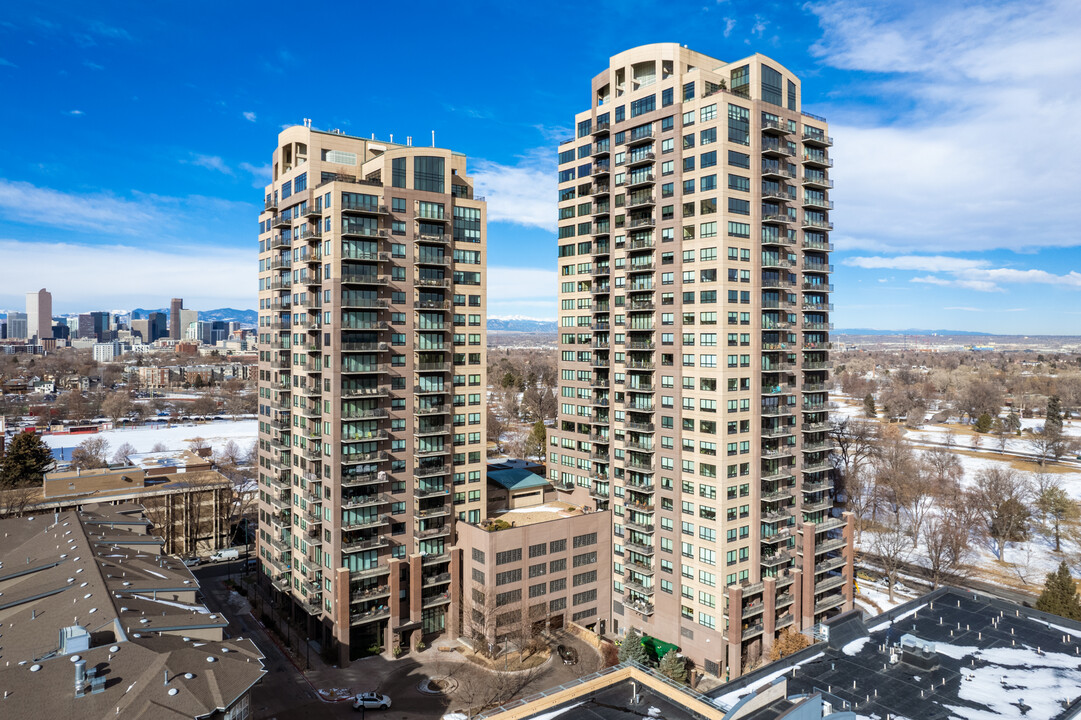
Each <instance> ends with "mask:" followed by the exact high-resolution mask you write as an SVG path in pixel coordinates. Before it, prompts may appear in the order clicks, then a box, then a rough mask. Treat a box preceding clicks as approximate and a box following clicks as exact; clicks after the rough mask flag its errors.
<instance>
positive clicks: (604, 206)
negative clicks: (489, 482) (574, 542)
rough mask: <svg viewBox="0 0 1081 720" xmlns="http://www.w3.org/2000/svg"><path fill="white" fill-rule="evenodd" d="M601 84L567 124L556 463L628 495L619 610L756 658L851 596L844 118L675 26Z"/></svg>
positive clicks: (565, 474)
mask: <svg viewBox="0 0 1081 720" xmlns="http://www.w3.org/2000/svg"><path fill="white" fill-rule="evenodd" d="M590 97H591V102H590V107H589V108H588V109H587V110H585V111H583V112H581V113H578V114H577V115H576V116H575V119H574V120H575V124H574V126H575V128H576V135H575V137H574V138H573V139H571V140H568V141H566V142H564V143H562V144H561V145H560V146H559V169H558V172H559V178H558V180H559V281H560V290H559V299H560V309H559V320H560V322H559V325H560V328H559V332H560V338H559V350H560V372H561V381H560V382H561V393H560V394H561V398H560V400H561V403H562V404H561V406H560V409H559V415H558V422H557V424H556V426H555V428H554V429H553V430H551V431H550V433H549V448H548V451H549V457H548V461H549V462H548V472H549V479H550V480H551V481H552V482H553V484H555V485H556V486H557V487H559V488H561V489H562V490H563V492H565V493H566V495H567V497H568V498H569V499H572V501H575V502H580V503H587V504H589V503H592V504H593V505H595V507H596V508H597V509H598V510H611V511H612V514H611V518H612V543H613V548H612V550H613V578H612V579H613V583H612V592H613V603H612V606H611V610H610V615H609V617H608V618H607V619H608V620H609V621H610V626H609V632H613V631H614V632H615V633H616V634H622V633H623V632H624V631H625V630H626V628H627V627H628V626H631V625H633V626H636V627H638V628H641V629H643V630H644V631H645V632H647V633H649V634H650V635H652V636H654V637H657V638H659V639H661V640H664V641H668V642H671V643H675V644H678V645H679V646H681V647H682V649H683V652H684V653H685V654H686V655H688V656H690V657H691V658H693V659H694V660H695V661H697V662H698V663H699V665H700V667H702V668H703V669H704V670H705V671H706V672H709V673H711V674H713V675H719V676H721V677H724V676H725V675H726V674H728V675H730V676H735V675H739V674H740V673H741V671H742V669H743V668H744V667H745V666H746V665H747V664H748V663H750V662H753V661H754V660H755V659H756V658H757V657H760V656H762V655H763V654H764V653H766V652H767V651H768V650H769V648H770V645H771V643H772V641H773V639H774V637H775V636H776V634H777V633H779V632H780V631H781V630H782V629H784V628H786V627H791V628H794V629H796V630H800V629H806V628H809V627H811V626H814V625H816V624H817V623H820V622H821V621H823V620H824V619H825V618H827V617H829V616H831V615H833V614H836V613H838V612H840V611H842V610H844V609H847V608H850V607H851V604H852V580H853V566H852V534H851V532H852V531H851V524H850V521H849V519H848V518H847V517H845V516H839V515H838V514H837V512H836V511H834V501H833V494H832V487H833V485H832V481H831V466H830V463H829V462H828V455H829V452H830V448H831V445H830V440H829V436H828V434H827V430H828V422H827V402H826V397H827V396H826V382H827V379H828V377H829V371H830V367H831V363H830V359H829V349H830V343H829V330H830V327H831V325H830V311H831V309H832V305H831V304H830V291H831V290H832V286H831V285H830V271H831V267H832V266H831V265H830V263H829V253H830V250H831V249H832V245H831V244H830V241H829V231H830V229H831V227H832V225H831V223H830V222H829V215H830V210H831V209H832V207H833V204H832V202H831V201H830V200H829V191H830V188H831V187H832V185H833V181H832V180H831V179H830V172H829V169H830V167H831V166H832V162H833V161H832V160H831V159H830V156H829V147H830V145H831V140H830V137H829V133H828V127H827V124H826V121H825V120H824V119H823V118H820V117H816V116H814V115H810V114H808V113H804V112H802V108H801V99H800V80H799V78H797V77H796V76H795V75H793V74H792V73H791V72H789V71H788V70H786V69H785V68H784V67H782V66H781V65H779V64H778V63H776V62H773V61H772V60H770V59H769V58H766V57H764V56H762V55H758V54H756V55H752V56H750V57H747V58H744V59H742V60H739V61H736V62H724V61H721V60H716V59H714V58H710V57H707V56H706V55H703V54H700V53H697V52H693V51H691V50H688V49H686V48H683V47H681V46H680V45H677V44H674V43H667V44H656V45H646V46H642V47H638V48H634V49H631V50H628V51H626V52H623V53H620V54H619V55H616V56H614V57H612V58H611V61H610V65H609V67H608V68H606V69H605V70H604V71H603V72H601V73H600V74H599V75H597V76H596V77H594V78H593V80H592V85H591V95H590ZM602 627H603V624H602Z"/></svg>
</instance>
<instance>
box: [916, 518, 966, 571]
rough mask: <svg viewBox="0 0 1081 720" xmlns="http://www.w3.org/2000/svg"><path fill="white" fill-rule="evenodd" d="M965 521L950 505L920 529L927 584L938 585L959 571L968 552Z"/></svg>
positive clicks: (961, 569)
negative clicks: (924, 553)
mask: <svg viewBox="0 0 1081 720" xmlns="http://www.w3.org/2000/svg"><path fill="white" fill-rule="evenodd" d="M968 528H969V525H968V524H967V523H965V522H964V521H963V520H962V518H961V517H960V516H959V513H957V512H954V511H953V510H952V509H949V508H947V509H944V511H943V512H942V514H940V515H937V516H932V517H930V518H929V519H928V520H927V524H926V525H925V526H924V529H923V541H924V544H925V545H926V547H927V561H928V569H929V570H930V571H931V584H932V585H933V587H938V585H939V583H940V582H942V581H943V580H945V579H947V578H958V577H961V576H962V575H963V568H964V563H965V561H966V560H967V559H968V557H969V555H970V554H971V551H972V550H971V548H972V546H971V544H970V543H969V536H968Z"/></svg>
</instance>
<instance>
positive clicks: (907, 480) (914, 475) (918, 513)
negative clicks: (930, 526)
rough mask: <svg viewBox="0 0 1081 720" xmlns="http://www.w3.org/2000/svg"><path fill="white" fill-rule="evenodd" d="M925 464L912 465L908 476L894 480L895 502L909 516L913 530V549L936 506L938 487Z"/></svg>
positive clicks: (901, 476) (892, 486) (892, 487)
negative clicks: (929, 514)
mask: <svg viewBox="0 0 1081 720" xmlns="http://www.w3.org/2000/svg"><path fill="white" fill-rule="evenodd" d="M928 470H929V469H928V467H927V465H926V463H924V462H917V463H913V464H912V468H911V471H910V472H909V473H908V474H906V475H900V476H897V477H895V478H893V483H892V485H891V489H892V491H893V499H894V502H895V503H896V504H897V506H898V507H900V508H901V509H902V510H903V511H904V514H905V515H906V516H907V518H908V521H909V523H910V524H911V528H912V547H916V545H917V543H918V542H919V537H920V529H921V528H922V527H923V522H924V520H925V519H926V518H927V514H928V512H930V511H931V510H932V509H933V508H934V505H935V490H936V485H935V481H934V478H933V476H932V475H931V473H930V472H929V471H928Z"/></svg>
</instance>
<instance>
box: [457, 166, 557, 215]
mask: <svg viewBox="0 0 1081 720" xmlns="http://www.w3.org/2000/svg"><path fill="white" fill-rule="evenodd" d="M472 174H473V181H474V183H475V185H476V188H477V194H478V195H483V196H485V197H486V198H487V200H488V222H508V223H514V224H516V225H527V226H529V227H539V228H543V229H545V230H551V231H553V232H554V231H555V229H556V212H557V210H556V159H555V152H554V150H553V149H552V148H541V149H538V150H535V151H533V152H532V153H529V154H527V155H525V156H522V157H521V158H519V161H518V164H517V165H501V164H499V163H495V162H492V161H490V160H478V161H477V162H476V163H474V165H473V170H472Z"/></svg>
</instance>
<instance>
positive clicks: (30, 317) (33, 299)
mask: <svg viewBox="0 0 1081 720" xmlns="http://www.w3.org/2000/svg"><path fill="white" fill-rule="evenodd" d="M26 336H27V337H28V338H29V339H31V340H33V341H35V342H39V343H40V342H41V341H42V340H49V339H50V338H52V336H53V296H52V293H50V292H49V291H48V290H46V289H45V288H42V289H40V290H38V291H37V292H28V293H26Z"/></svg>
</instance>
